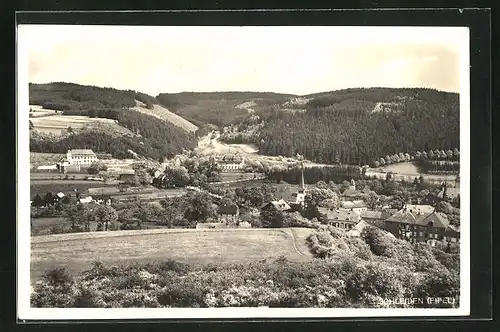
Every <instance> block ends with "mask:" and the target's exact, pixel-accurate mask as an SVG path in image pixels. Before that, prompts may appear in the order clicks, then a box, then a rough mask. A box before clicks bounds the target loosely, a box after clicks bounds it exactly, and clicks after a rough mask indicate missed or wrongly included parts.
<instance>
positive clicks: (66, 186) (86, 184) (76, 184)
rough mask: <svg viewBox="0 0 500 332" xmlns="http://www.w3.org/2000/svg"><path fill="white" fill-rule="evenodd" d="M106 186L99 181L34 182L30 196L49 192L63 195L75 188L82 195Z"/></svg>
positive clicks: (31, 185)
mask: <svg viewBox="0 0 500 332" xmlns="http://www.w3.org/2000/svg"><path fill="white" fill-rule="evenodd" d="M103 186H105V184H103V183H102V182H99V181H85V180H38V181H37V180H34V181H31V182H30V196H34V195H36V194H37V193H38V194H39V195H42V194H43V195H45V194H46V193H48V192H51V193H58V192H60V191H62V192H63V193H69V192H72V191H73V190H74V189H75V188H76V189H78V191H79V192H80V193H85V192H87V190H88V188H98V187H103Z"/></svg>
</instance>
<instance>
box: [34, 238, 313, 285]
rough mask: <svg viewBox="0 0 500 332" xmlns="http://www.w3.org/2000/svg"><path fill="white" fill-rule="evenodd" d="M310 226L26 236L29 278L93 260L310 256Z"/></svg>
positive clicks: (198, 260) (83, 266)
mask: <svg viewBox="0 0 500 332" xmlns="http://www.w3.org/2000/svg"><path fill="white" fill-rule="evenodd" d="M308 232H310V229H225V230H196V229H158V230H140V231H115V232H95V233H73V234H58V235H47V236H36V237H32V238H31V278H32V281H35V280H38V279H39V278H40V277H41V276H42V275H43V273H44V271H46V270H47V269H50V268H54V267H66V268H67V269H68V270H69V271H70V272H71V273H75V274H76V273H78V272H80V271H82V270H84V269H86V268H88V266H89V264H90V263H91V262H92V261H94V260H99V261H102V262H103V263H107V264H126V263H134V262H141V263H146V262H151V261H158V260H167V259H174V260H178V261H182V262H186V263H208V262H243V261H255V260H259V259H264V258H277V257H279V256H281V255H284V256H286V257H287V258H288V259H290V260H295V261H303V260H308V259H312V255H311V254H310V253H309V252H308V251H304V250H306V249H307V247H305V246H306V244H305V238H306V237H307V235H308V234H309V233H308Z"/></svg>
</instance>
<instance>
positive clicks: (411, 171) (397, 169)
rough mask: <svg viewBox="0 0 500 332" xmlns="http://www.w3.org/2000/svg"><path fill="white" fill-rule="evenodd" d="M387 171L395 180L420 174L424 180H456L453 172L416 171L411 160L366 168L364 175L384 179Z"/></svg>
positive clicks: (451, 182)
mask: <svg viewBox="0 0 500 332" xmlns="http://www.w3.org/2000/svg"><path fill="white" fill-rule="evenodd" d="M388 172H392V173H393V177H394V179H395V180H405V181H409V182H410V181H413V180H414V179H415V177H419V176H420V175H422V176H423V177H424V178H425V180H426V181H430V182H436V183H441V182H444V181H447V182H449V183H450V184H454V183H455V180H456V175H455V174H425V173H421V172H419V171H418V168H417V167H416V166H415V165H414V164H413V163H411V162H406V163H398V164H392V165H387V166H383V167H379V168H368V169H367V171H366V175H368V176H376V177H377V178H381V179H385V176H386V174H387V173H388Z"/></svg>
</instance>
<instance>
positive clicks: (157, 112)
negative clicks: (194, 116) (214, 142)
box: [132, 100, 198, 132]
mask: <svg viewBox="0 0 500 332" xmlns="http://www.w3.org/2000/svg"><path fill="white" fill-rule="evenodd" d="M136 103H137V106H136V107H133V108H132V109H133V110H135V111H137V112H140V113H144V114H147V115H150V116H154V117H155V118H158V119H160V120H163V121H167V122H170V123H172V124H173V125H175V126H177V127H180V128H182V129H184V130H186V131H190V132H195V131H196V130H198V127H197V126H196V125H194V124H192V123H191V122H189V121H188V120H186V119H184V118H182V117H181V116H179V115H177V114H175V113H172V112H170V111H169V110H168V109H166V108H165V107H163V106H160V105H153V109H149V108H146V107H144V106H146V105H143V104H142V103H140V102H139V101H137V100H136Z"/></svg>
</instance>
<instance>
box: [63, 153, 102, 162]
mask: <svg viewBox="0 0 500 332" xmlns="http://www.w3.org/2000/svg"><path fill="white" fill-rule="evenodd" d="M66 159H67V160H68V163H69V164H70V165H91V164H92V163H94V162H96V161H97V160H99V159H97V156H96V154H95V153H94V151H92V150H89V149H76V150H68V152H67V154H66Z"/></svg>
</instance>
